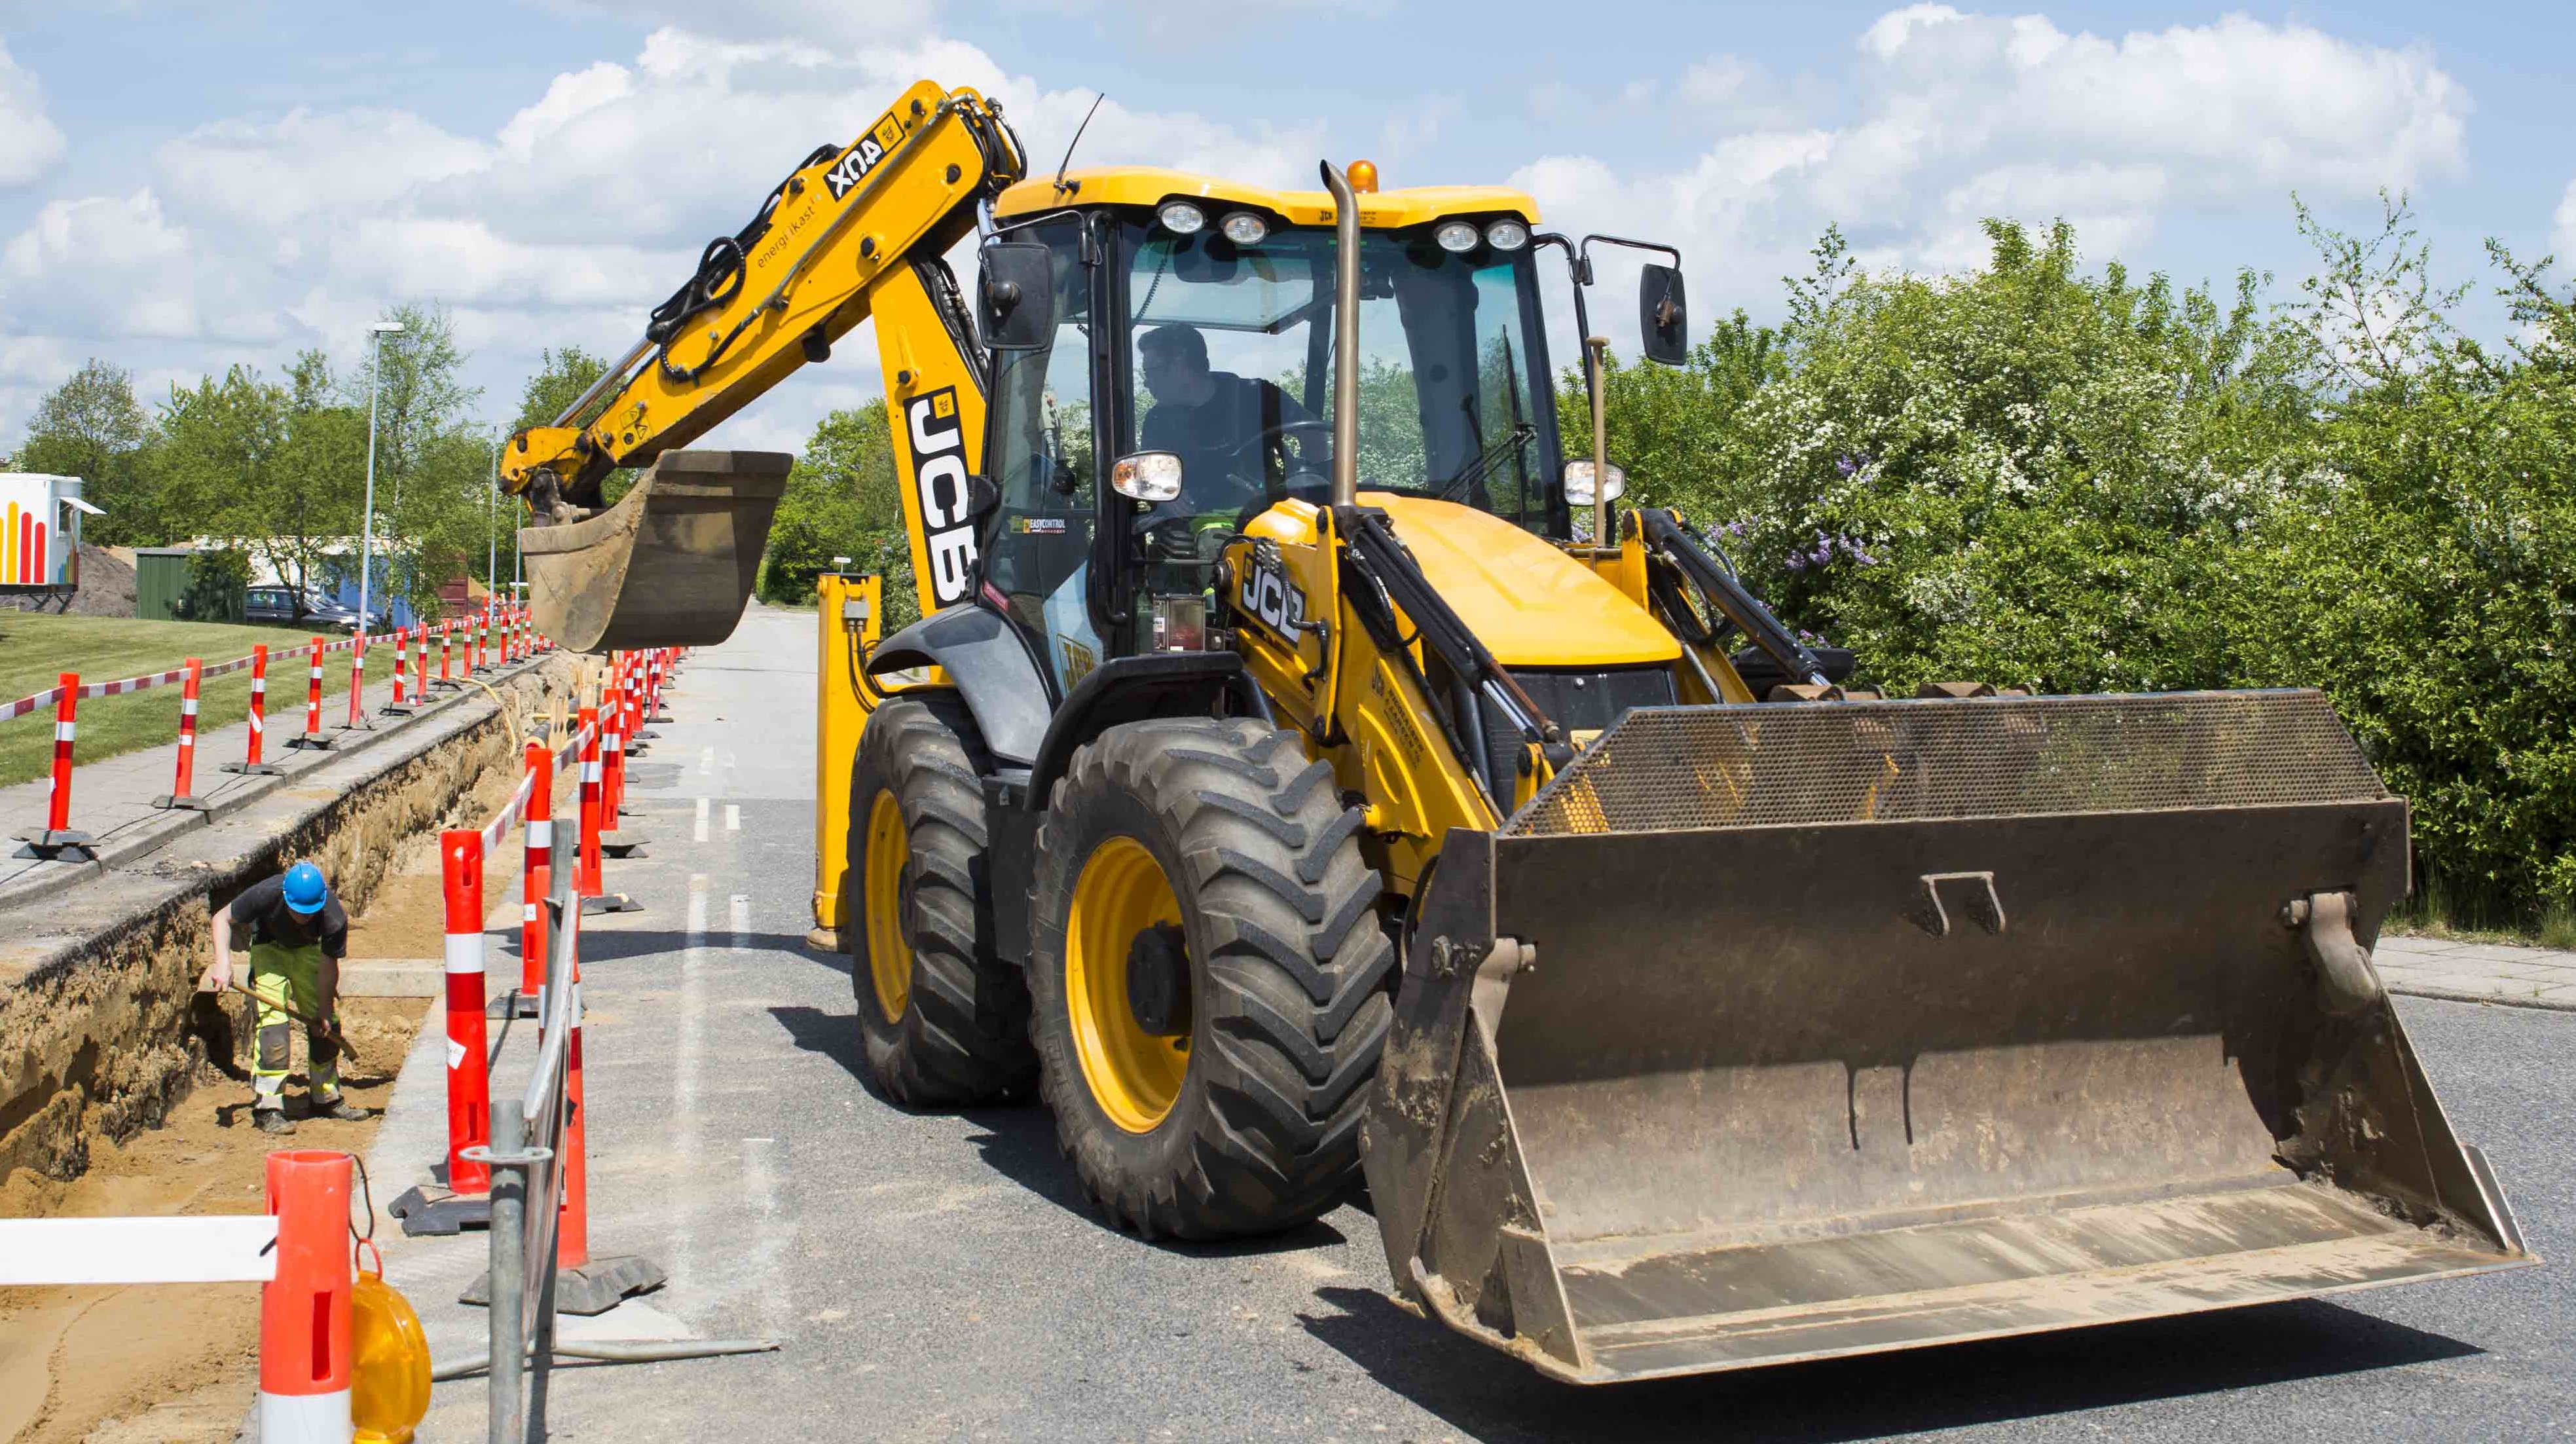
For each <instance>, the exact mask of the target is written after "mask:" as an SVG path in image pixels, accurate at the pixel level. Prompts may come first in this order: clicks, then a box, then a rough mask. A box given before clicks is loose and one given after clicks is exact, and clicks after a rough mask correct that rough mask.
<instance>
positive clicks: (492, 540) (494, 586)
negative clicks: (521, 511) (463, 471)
mask: <svg viewBox="0 0 2576 1444" xmlns="http://www.w3.org/2000/svg"><path fill="white" fill-rule="evenodd" d="M501 447H502V443H501V442H499V441H495V442H493V443H492V489H491V490H490V491H488V492H486V493H484V495H483V580H484V582H485V583H486V585H485V586H484V591H486V592H494V591H498V590H500V587H501V534H500V533H499V532H496V531H494V530H492V522H493V520H494V515H495V513H494V510H493V508H495V507H497V506H499V505H500V502H501Z"/></svg>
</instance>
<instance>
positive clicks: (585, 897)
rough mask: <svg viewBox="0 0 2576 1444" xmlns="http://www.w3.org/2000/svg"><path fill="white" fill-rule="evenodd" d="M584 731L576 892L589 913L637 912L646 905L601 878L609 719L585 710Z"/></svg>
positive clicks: (574, 866) (575, 878) (593, 711)
mask: <svg viewBox="0 0 2576 1444" xmlns="http://www.w3.org/2000/svg"><path fill="white" fill-rule="evenodd" d="M581 728H582V734H581V736H582V742H581V836H580V838H579V839H578V840H577V842H576V844H575V847H576V851H575V853H574V858H573V873H572V887H573V893H574V895H575V896H577V897H579V898H580V899H581V910H582V911H583V912H586V913H622V912H635V911H638V910H640V909H641V907H642V904H640V903H637V902H636V901H634V900H633V899H632V898H629V897H627V896H626V894H624V893H611V892H609V891H608V890H607V884H606V881H605V879H603V878H602V877H601V875H600V872H601V870H600V865H599V859H600V843H599V826H600V818H601V816H602V814H603V812H604V811H605V810H606V805H607V802H608V797H607V787H606V782H605V779H604V776H603V771H604V769H603V768H602V767H601V765H600V752H601V749H602V748H603V747H604V746H605V745H606V744H605V743H604V742H603V741H602V740H601V735H602V734H603V733H605V732H607V731H608V719H607V718H605V717H604V716H602V715H601V713H600V710H599V709H598V708H596V707H584V708H582V709H581Z"/></svg>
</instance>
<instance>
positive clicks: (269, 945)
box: [197, 862, 370, 1134]
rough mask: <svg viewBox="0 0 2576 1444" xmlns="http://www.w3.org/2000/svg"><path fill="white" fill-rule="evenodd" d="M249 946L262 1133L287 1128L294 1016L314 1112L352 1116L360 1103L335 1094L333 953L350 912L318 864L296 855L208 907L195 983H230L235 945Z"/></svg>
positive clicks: (254, 1109)
mask: <svg viewBox="0 0 2576 1444" xmlns="http://www.w3.org/2000/svg"><path fill="white" fill-rule="evenodd" d="M236 939H240V940H245V941H247V942H248V943H249V944H250V992H251V993H252V995H253V996H255V997H256V998H257V999H258V1000H259V1008H258V1017H257V1029H258V1032H257V1038H256V1042H255V1044H254V1045H253V1048H252V1058H251V1069H250V1076H251V1118H252V1120H253V1121H254V1122H255V1123H256V1124H257V1125H258V1127H259V1130H260V1131H261V1132H262V1133H281V1134H282V1133H293V1132H294V1131H295V1124H294V1121H293V1120H291V1119H289V1118H288V1117H287V1116H286V1065H287V1062H288V1059H289V1054H290V1051H291V1045H292V1044H293V1042H294V1024H295V1023H296V1022H297V1021H298V1020H299V1019H301V1020H302V1022H303V1025H304V1048H305V1064H304V1076H305V1081H306V1085H307V1086H306V1092H307V1097H308V1100H309V1101H310V1103H311V1105H312V1108H311V1112H312V1116H314V1117H317V1118H336V1119H339V1120H341V1121H343V1122H349V1123H355V1122H359V1121H361V1120H363V1119H365V1118H367V1117H369V1116H370V1115H369V1113H368V1112H367V1110H366V1109H364V1108H361V1107H358V1106H357V1105H356V1104H353V1103H351V1102H349V1101H348V1100H347V1099H345V1098H343V1097H341V1096H340V1074H339V1067H338V1065H339V1059H340V1025H339V1022H338V1018H337V1015H336V1014H337V1009H338V1006H339V992H340V960H341V959H342V958H343V957H345V956H347V954H348V951H349V914H348V912H347V911H346V910H345V909H343V908H342V907H341V906H340V902H339V899H337V898H335V897H333V896H331V885H330V883H329V882H328V881H327V880H326V879H325V878H324V877H323V876H322V869H320V868H318V867H315V866H314V865H313V864H312V863H309V862H299V863H297V864H295V865H294V866H293V867H290V868H288V869H287V870H286V871H285V872H284V873H283V874H281V875H280V876H277V877H273V878H269V879H267V880H266V881H264V882H257V883H253V884H252V885H250V886H249V887H247V888H244V889H243V890H242V892H241V895H240V896H239V897H236V898H234V899H233V901H232V906H230V907H227V908H225V909H224V910H222V911H221V912H218V913H216V914H215V961H214V965H213V966H212V967H210V968H208V969H206V973H205V976H204V977H203V978H201V979H199V980H198V984H197V985H198V987H200V988H202V989H205V990H207V991H209V992H214V993H221V992H223V991H225V990H226V989H228V988H230V987H231V986H232V985H233V944H234V942H235V940H236Z"/></svg>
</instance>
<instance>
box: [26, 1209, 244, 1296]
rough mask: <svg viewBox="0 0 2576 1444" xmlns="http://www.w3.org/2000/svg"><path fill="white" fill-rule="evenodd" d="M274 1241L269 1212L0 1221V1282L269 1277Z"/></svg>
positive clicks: (217, 1280) (209, 1280)
mask: <svg viewBox="0 0 2576 1444" xmlns="http://www.w3.org/2000/svg"><path fill="white" fill-rule="evenodd" d="M276 1242H277V1220H276V1219H274V1218H271V1217H269V1216H268V1215H266V1214H217V1215H212V1216H206V1217H192V1218H17V1219H0V1285H7V1284H205V1283H234V1282H246V1283H266V1282H267V1281H268V1280H270V1279H271V1278H274V1277H275V1276H276V1274H277V1254H276V1251H275V1248H274V1245H275V1244H276Z"/></svg>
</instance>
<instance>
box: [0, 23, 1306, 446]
mask: <svg viewBox="0 0 2576 1444" xmlns="http://www.w3.org/2000/svg"><path fill="white" fill-rule="evenodd" d="M771 8H772V9H774V10H775V9H783V8H786V7H783V6H776V5H773V6H772V7H771ZM924 75H932V76H938V77H940V78H941V79H942V80H943V81H944V82H945V83H947V84H949V85H971V86H973V87H975V88H977V89H979V90H981V91H983V92H984V93H985V94H987V95H989V96H992V97H994V98H996V99H998V100H1000V101H1001V102H1002V103H1003V105H1004V107H1005V110H1006V113H1007V115H1008V118H1009V119H1010V121H1011V122H1012V123H1013V124H1014V125H1015V126H1016V127H1017V128H1018V130H1019V133H1020V135H1021V136H1022V138H1023V139H1024V141H1025V142H1026V143H1027V146H1028V149H1029V151H1030V154H1031V162H1032V167H1033V168H1047V167H1052V166H1053V165H1054V163H1055V161H1056V159H1057V157H1059V156H1060V155H1061V154H1062V152H1063V148H1064V144H1065V142H1066V140H1067V139H1069V138H1070V137H1071V135H1072V133H1073V128H1074V126H1075V125H1077V124H1079V123H1080V121H1081V119H1082V116H1083V112H1084V111H1085V110H1086V109H1087V108H1088V107H1089V105H1090V103H1091V99H1092V97H1091V94H1090V93H1089V92H1088V91H1072V90H1048V89H1046V88H1044V87H1043V86H1041V85H1040V84H1039V83H1038V82H1037V81H1036V80H1035V79H1033V78H1031V77H1028V76H1021V75H1013V74H1010V73H1007V72H1006V71H1004V70H1003V69H1002V67H1000V66H999V65H997V64H996V63H995V62H994V61H993V60H992V58H991V57H990V56H988V55H986V54H985V53H984V52H983V51H981V50H978V49H976V48H975V47H973V46H970V45H966V44H963V43H961V42H957V41H953V40H945V39H936V38H933V39H926V40H920V41H916V42H911V43H908V44H904V45H900V46H885V45H878V46H861V47H855V48H853V47H842V48H830V47H825V46H820V45H816V44H811V43H807V42H804V41H767V42H761V43H755V44H744V43H736V42H730V41H725V42H720V41H714V40H709V39H706V38H703V37H700V36H695V35H691V34H688V33H686V32H683V31H678V30H662V31H658V32H655V33H654V34H653V35H652V36H650V37H649V38H648V39H647V40H646V41H645V42H644V44H643V46H642V49H641V51H640V53H639V54H637V55H636V57H635V58H634V59H633V60H632V61H631V62H629V63H626V64H611V63H605V62H603V63H599V64H593V65H589V66H586V67H585V68H582V69H578V70H572V71H567V72H565V73H563V74H560V75H558V76H556V77H555V78H554V79H553V80H552V81H551V82H550V83H549V84H548V85H547V86H546V87H545V89H544V91H543V93H542V94H540V95H538V96H536V97H534V98H533V99H532V100H531V101H530V102H529V103H528V104H527V105H526V106H525V107H523V108H522V109H520V110H519V111H518V112H517V113H516V114H514V115H512V116H510V117H509V118H508V119H507V120H506V121H505V122H503V123H502V124H501V125H500V126H498V127H497V128H496V129H495V130H494V131H493V132H491V133H490V134H488V135H481V136H477V135H465V134H458V133H455V132H453V131H450V130H446V129H443V128H442V127H440V126H438V125H436V124H433V123H432V122H430V121H428V120H426V119H423V118H422V117H420V116H418V115H414V114H410V113H407V112H403V111H396V110H381V109H360V110H347V111H331V112H324V111H313V110H303V109H299V110H295V111H291V112H289V113H288V114H286V115H285V116H283V117H279V118H276V119H271V120H262V121H246V120H227V121H221V122H217V123H214V124H209V125H205V126H201V127H199V128H197V129H195V130H192V131H189V132H188V133H186V134H184V135H180V136H178V137H176V138H174V139H171V140H169V141H167V142H165V143H163V144H161V145H160V146H159V147H157V148H156V149H155V150H154V151H153V152H152V153H151V155H150V156H149V158H148V163H147V164H146V165H145V166H144V167H143V168H142V182H143V184H142V188H141V189H137V190H131V191H120V192H116V193H108V194H95V195H72V196H67V197H65V198H62V199H58V200H55V201H52V202H50V203H49V204H47V205H46V206H44V207H43V208H42V210H41V211H40V212H39V213H38V214H37V215H36V217H35V220H34V222H33V223H32V224H31V225H29V226H27V227H26V229H25V230H23V231H22V232H21V233H20V234H18V235H17V236H15V237H12V238H10V239H8V240H7V241H6V242H5V244H0V335H6V336H11V337H14V338H24V342H23V343H22V344H19V345H17V346H16V347H15V348H14V349H15V351H16V354H17V355H19V356H21V357H28V358H32V357H36V356H56V355H86V354H91V353H96V354H101V355H109V356H117V357H121V358H127V359H126V364H130V365H134V366H135V367H136V368H137V370H138V371H139V372H142V373H144V374H146V375H155V374H159V373H160V372H161V371H164V370H167V371H169V372H172V373H174V374H194V373H195V372H199V371H215V372H220V371H221V370H222V369H223V368H224V367H225V366H228V365H230V364H232V363H234V362H237V361H250V362H253V363H255V364H258V365H261V366H262V367H263V368H265V369H267V370H268V371H270V372H271V373H272V374H274V373H275V372H276V371H278V370H279V369H281V368H282V367H283V365H284V363H285V362H286V361H287V360H288V359H289V358H290V357H291V356H292V355H293V353H294V352H295V351H296V350H298V349H301V348H303V347H308V346H322V347H325V348H327V349H329V350H331V351H333V352H334V353H335V354H336V355H338V356H339V357H340V359H341V360H342V361H343V362H344V363H348V362H354V361H355V360H356V359H357V357H358V353H359V349H360V342H361V339H362V338H363V335H364V332H365V329H366V326H367V324H368V322H370V321H372V320H373V319H375V318H376V317H377V316H378V315H379V314H380V313H381V312H382V310H383V309H384V308H385V307H388V306H391V305H394V304H398V303H401V302H406V301H417V302H427V301H432V300H436V301H442V302H445V303H446V304H447V305H449V306H450V307H451V308H452V311H453V313H454V316H455V320H456V324H457V327H458V332H459V339H460V341H461V342H462V343H463V344H464V345H465V346H466V347H468V348H469V349H471V350H473V351H475V352H476V353H478V354H477V357H476V361H475V364H474V366H473V370H472V376H471V379H472V380H474V381H477V382H479V383H480V384H482V385H483V386H484V387H485V388H486V400H485V406H484V410H485V412H486V414H493V415H499V414H507V413H508V412H509V411H511V410H512V409H514V406H515V402H516V399H517V396H518V392H519V388H520V385H521V383H522V381H523V380H524V378H525V376H526V375H527V374H528V373H529V371H530V370H532V369H533V367H534V365H535V363H536V360H537V353H538V352H539V350H540V349H541V348H544V347H548V346H562V345H565V344H579V345H582V346H585V347H587V348H589V349H590V350H592V351H594V352H600V353H606V354H610V355H616V354H622V353H623V352H624V351H625V350H626V348H627V347H628V346H629V345H630V344H632V342H633V340H634V339H635V337H636V336H637V335H638V334H639V333H640V332H641V330H642V326H643V318H644V313H645V312H646V311H647V310H648V309H649V308H650V307H651V306H652V305H653V304H654V303H655V302H657V301H659V300H660V299H661V298H662V296H663V295H665V294H666V293H667V292H668V291H669V290H670V289H671V288H672V287H674V286H676V285H678V284H679V283H680V282H681V281H682V280H683V279H684V278H685V277H686V276H687V275H688V273H689V270H690V268H691V267H692V266H694V265H695V264H696V260H697V256H698V252H699V249H700V247H701V246H702V245H703V244H704V243H705V241H706V240H707V238H708V237H710V236H713V235H716V234H718V233H720V232H731V231H733V230H736V229H738V228H739V227H740V226H741V225H742V223H743V221H744V220H745V218H747V217H748V216H749V215H750V213H751V211H752V208H753V207H754V206H755V205H756V204H757V203H758V202H759V200H760V199H761V196H762V194H763V193H764V192H765V191H766V189H767V188H768V186H769V185H770V184H771V183H772V182H774V181H775V180H777V179H778V178H779V177H781V176H783V175H785V174H786V173H787V171H788V170H789V169H790V168H791V167H792V166H794V165H795V164H796V163H797V162H799V161H801V160H802V159H803V158H804V157H805V155H806V154H807V153H808V152H809V151H810V150H812V149H813V148H814V147H816V146H817V145H820V144H824V143H831V144H836V145H837V144H842V143H846V142H847V141H848V139H849V138H850V137H852V136H854V135H857V134H859V133H860V132H861V131H863V130H864V129H865V128H866V127H867V126H868V125H869V123H870V122H872V121H874V120H875V119H876V117H877V115H878V114H879V113H880V111H881V110H882V109H883V108H884V107H885V106H886V105H888V104H890V103H892V101H893V100H894V99H895V98H896V96H897V95H899V94H900V93H901V91H902V90H903V88H904V87H905V86H907V85H909V84H910V83H911V82H912V81H914V80H915V79H917V78H919V77H921V76H924ZM1322 152H1323V147H1322V133H1321V130H1320V128H1319V127H1310V128H1305V129H1296V130H1274V129H1268V128H1255V129H1252V130H1249V131H1246V130H1243V129H1238V128H1236V127H1233V126H1230V125H1228V124H1224V123H1220V122H1216V121H1211V120H1208V119H1205V118H1202V117H1199V116H1196V115H1191V114H1186V113H1173V112H1161V113H1158V112H1149V111H1138V110H1133V109H1130V108H1128V107H1125V106H1122V105H1120V104H1118V103H1117V102H1116V101H1114V100H1113V101H1110V102H1108V103H1106V104H1104V105H1102V106H1101V109H1100V114H1099V116H1098V117H1097V118H1096V119H1095V120H1093V122H1092V124H1091V128H1090V131H1089V133H1088V135H1087V136H1086V138H1085V139H1084V141H1083V143H1082V156H1083V158H1086V159H1089V160H1092V161H1095V162H1096V161H1100V160H1103V159H1108V158H1113V157H1114V158H1119V159H1133V158H1135V157H1139V156H1153V157H1156V158H1158V159H1161V160H1162V161H1163V162H1164V163H1166V164H1172V165H1177V166H1181V167H1185V168H1193V169H1203V170H1210V171H1216V172H1220V173H1224V174H1229V175H1237V176H1242V177H1245V178H1246V179H1251V180H1255V181H1263V182H1270V183H1286V184H1303V185H1307V186H1311V185H1313V184H1314V180H1313V172H1312V170H1311V167H1312V165H1313V163H1314V159H1313V158H1314V157H1315V156H1316V155H1318V154H1321V153H1322ZM134 183H135V182H134V181H132V180H128V181H127V183H126V184H127V185H129V186H130V185H133V184H134ZM22 369H23V367H22V366H13V367H10V368H8V369H7V370H5V371H0V432H6V433H14V432H15V430H16V426H17V425H18V424H21V423H22V422H23V418H24V417H25V416H26V415H27V413H28V411H29V410H30V409H31V406H32V403H33V400H34V398H35V396H36V395H37V394H40V392H41V390H42V389H43V385H48V384H51V382H50V381H48V382H44V383H40V384H31V382H30V381H29V380H28V379H26V378H25V377H23V376H21V375H20V374H19V372H20V371H21V370H22ZM59 379H60V378H59V377H54V378H52V380H54V381H58V380H59ZM877 389H878V379H877V365H876V358H875V354H874V346H873V343H872V339H871V338H870V337H867V336H857V337H853V338H850V340H849V341H848V342H845V343H844V344H843V345H842V346H841V347H840V348H839V354H838V355H837V356H836V357H835V359H834V360H833V361H832V362H831V363H830V364H829V366H828V367H826V368H822V369H820V370H818V371H816V372H813V373H809V374H808V375H806V376H801V377H799V378H798V379H797V380H796V381H795V382H794V383H792V384H790V385H789V386H785V387H781V388H780V389H779V391H778V393H776V394H775V395H774V396H773V397H772V398H771V399H770V401H769V402H768V403H766V404H764V405H762V406H761V407H759V408H757V415H753V414H746V415H745V416H743V417H741V418H739V421H738V424H737V425H735V426H733V427H731V428H729V429H728V430H727V432H726V433H725V436H726V437H727V438H728V439H730V440H732V441H733V443H734V444H747V443H745V442H743V441H742V440H741V438H740V437H739V436H737V435H736V433H737V432H740V433H742V434H743V435H751V434H754V433H756V434H757V435H758V436H759V437H760V438H761V439H763V440H772V441H774V440H779V439H784V438H788V437H791V436H792V437H796V438H800V439H801V437H802V435H803V434H804V432H805V431H807V430H810V428H811V426H812V423H813V421H814V420H815V419H816V418H817V417H819V415H820V414H821V413H822V412H823V411H824V410H826V409H828V406H827V405H826V404H825V403H826V402H827V401H828V402H829V403H830V404H848V403H849V402H850V401H851V400H853V399H859V398H864V397H865V396H867V395H871V394H874V393H875V391H876V390H877Z"/></svg>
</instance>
